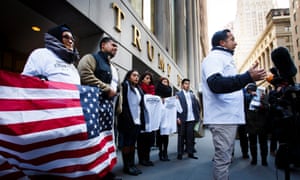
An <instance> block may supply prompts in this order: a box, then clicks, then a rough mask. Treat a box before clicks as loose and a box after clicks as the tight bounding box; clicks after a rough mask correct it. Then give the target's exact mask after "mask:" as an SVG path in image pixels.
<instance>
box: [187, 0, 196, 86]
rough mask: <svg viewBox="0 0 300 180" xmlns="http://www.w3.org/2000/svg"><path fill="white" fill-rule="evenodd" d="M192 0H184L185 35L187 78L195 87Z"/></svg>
mask: <svg viewBox="0 0 300 180" xmlns="http://www.w3.org/2000/svg"><path fill="white" fill-rule="evenodd" d="M193 1H194V0H186V16H187V18H186V26H187V31H186V37H187V46H186V48H187V49H186V51H187V64H188V74H187V75H188V78H189V79H190V80H191V85H192V87H194V88H195V73H194V70H195V69H194V68H195V65H196V64H195V57H194V38H195V37H194V28H195V26H194V24H193V23H194V18H195V17H194V8H193Z"/></svg>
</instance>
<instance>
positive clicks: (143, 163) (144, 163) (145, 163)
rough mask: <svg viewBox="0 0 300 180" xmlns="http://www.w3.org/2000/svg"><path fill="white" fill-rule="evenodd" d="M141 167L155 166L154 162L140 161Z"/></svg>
mask: <svg viewBox="0 0 300 180" xmlns="http://www.w3.org/2000/svg"><path fill="white" fill-rule="evenodd" d="M140 165H143V166H154V164H153V162H152V161H146V160H142V161H140Z"/></svg>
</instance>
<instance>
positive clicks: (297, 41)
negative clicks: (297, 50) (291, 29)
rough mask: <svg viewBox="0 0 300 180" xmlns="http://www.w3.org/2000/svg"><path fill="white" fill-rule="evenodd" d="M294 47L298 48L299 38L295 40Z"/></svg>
mask: <svg viewBox="0 0 300 180" xmlns="http://www.w3.org/2000/svg"><path fill="white" fill-rule="evenodd" d="M296 46H297V47H299V38H298V39H297V40H296Z"/></svg>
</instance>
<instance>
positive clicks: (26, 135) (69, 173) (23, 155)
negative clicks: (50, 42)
mask: <svg viewBox="0 0 300 180" xmlns="http://www.w3.org/2000/svg"><path fill="white" fill-rule="evenodd" d="M99 96H101V92H99V89H98V88H96V87H89V86H79V85H73V84H67V83H60V82H50V81H43V80H40V79H37V78H35V77H28V76H23V75H20V74H16V73H11V72H6V71H2V70H0V179H18V178H25V179H26V177H29V178H31V177H36V176H39V175H46V176H55V179H60V178H61V179H73V178H78V179H97V178H98V179H99V178H101V177H103V176H104V175H106V174H107V172H109V171H111V169H112V168H113V167H114V165H115V164H116V162H117V156H116V147H115V144H114V140H113V132H112V130H111V124H112V122H105V123H103V122H99V118H100V117H101V113H102V112H101V111H102V110H101V108H100V109H99V107H100V106H101V103H99V99H101V98H99ZM102 115H103V114H102ZM106 116H112V114H106ZM109 119H112V118H109Z"/></svg>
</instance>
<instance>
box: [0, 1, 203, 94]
mask: <svg viewBox="0 0 300 180" xmlns="http://www.w3.org/2000/svg"><path fill="white" fill-rule="evenodd" d="M0 4H1V6H0V21H1V24H2V25H3V28H1V29H0V40H1V41H0V42H1V43H0V69H6V70H9V71H15V72H20V71H22V69H23V66H24V64H25V62H26V59H27V57H28V55H29V53H30V52H31V51H32V50H33V49H35V48H39V47H43V46H44V43H43V36H44V33H45V32H47V30H48V29H49V28H51V27H53V26H56V25H58V24H62V23H66V24H68V25H69V26H70V27H71V28H72V29H73V32H74V34H75V35H76V39H77V41H76V44H77V48H78V50H79V52H80V55H85V54H86V53H94V52H96V51H98V49H99V41H100V39H101V38H102V37H103V36H111V37H113V38H114V39H115V40H116V41H117V42H118V44H119V50H118V53H117V55H116V57H114V58H113V61H115V63H116V64H117V66H118V70H119V72H120V75H121V79H123V76H124V75H125V73H126V72H127V71H128V70H131V69H137V70H139V72H140V73H143V72H144V71H150V72H152V73H153V74H154V77H155V78H156V79H157V78H158V77H159V76H165V77H168V78H169V80H170V83H171V85H172V86H173V88H174V89H175V90H176V89H180V81H181V79H183V78H189V79H190V80H191V85H192V88H193V89H194V90H198V88H199V82H200V61H201V59H203V57H204V56H206V54H207V52H208V40H207V20H206V0H163V1H162V0H43V1H36V0H11V1H7V2H6V1H5V2H4V1H3V2H1V3H0ZM33 25H34V26H38V27H39V28H40V31H32V30H31V26H33ZM4 26H5V27H4Z"/></svg>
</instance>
